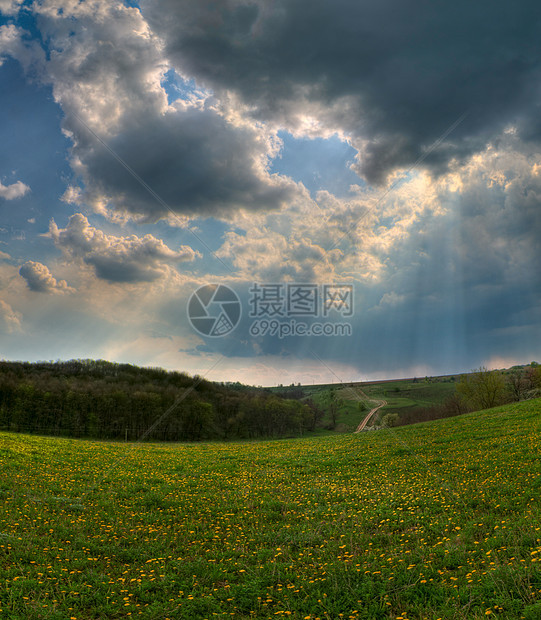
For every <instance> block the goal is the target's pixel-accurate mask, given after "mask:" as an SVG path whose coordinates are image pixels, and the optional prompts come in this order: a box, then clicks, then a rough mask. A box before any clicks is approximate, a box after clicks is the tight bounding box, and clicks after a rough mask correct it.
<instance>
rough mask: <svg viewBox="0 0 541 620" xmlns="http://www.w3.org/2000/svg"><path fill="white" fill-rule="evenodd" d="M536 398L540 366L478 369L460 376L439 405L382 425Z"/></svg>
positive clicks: (394, 416) (539, 389)
mask: <svg viewBox="0 0 541 620" xmlns="http://www.w3.org/2000/svg"><path fill="white" fill-rule="evenodd" d="M540 396H541V365H539V364H538V363H537V362H532V363H531V364H527V365H524V366H513V367H512V368H509V369H506V370H488V369H487V368H485V367H481V368H478V369H477V370H474V371H473V372H471V373H469V374H464V375H461V376H460V377H459V379H458V381H457V383H456V390H455V392H454V394H453V395H452V396H450V397H449V398H447V399H446V400H445V401H444V402H443V403H441V404H439V405H433V406H431V407H416V408H412V409H411V410H409V411H407V410H406V411H403V412H401V413H400V415H398V414H394V413H393V414H387V416H385V417H384V418H383V420H382V422H383V425H385V426H402V425H404V424H415V423H417V422H428V421H431V420H439V419H441V418H449V417H453V416H457V415H461V414H463V413H469V412H471V411H480V410H482V409H490V408H492V407H498V406H499V405H506V404H508V403H512V402H518V401H521V400H527V399H530V398H537V397H540Z"/></svg>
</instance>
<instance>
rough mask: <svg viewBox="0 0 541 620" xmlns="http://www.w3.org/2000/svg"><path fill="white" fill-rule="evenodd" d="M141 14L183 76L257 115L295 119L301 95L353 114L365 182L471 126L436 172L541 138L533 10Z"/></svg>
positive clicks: (271, 5)
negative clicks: (515, 136) (512, 131)
mask: <svg viewBox="0 0 541 620" xmlns="http://www.w3.org/2000/svg"><path fill="white" fill-rule="evenodd" d="M142 9H143V14H144V16H145V17H146V18H147V19H148V20H149V22H150V24H151V27H152V28H153V30H154V31H155V32H156V33H158V34H160V35H162V36H163V37H164V38H165V41H166V52H167V54H168V56H169V57H170V58H172V59H173V60H174V62H175V63H176V65H177V67H178V68H179V70H181V71H182V72H183V73H187V74H189V75H192V76H195V77H196V79H198V80H200V81H201V82H202V83H204V84H205V85H207V86H210V87H211V88H213V89H215V91H216V92H217V93H220V92H221V91H225V90H231V91H235V92H236V93H237V94H238V95H240V96H241V98H242V99H243V100H244V101H245V102H246V103H248V104H250V105H251V106H254V109H253V113H254V114H255V115H256V116H259V117H261V118H267V119H276V120H284V119H289V120H291V118H292V117H293V116H294V115H295V112H300V113H302V97H303V96H306V97H307V98H308V100H310V101H311V102H312V103H313V102H319V103H320V104H321V106H323V107H326V108H329V107H331V106H333V105H334V104H337V103H338V102H339V101H342V102H343V103H342V105H341V107H340V117H339V118H338V117H336V122H337V124H338V125H341V126H342V127H343V129H344V130H346V131H347V132H349V133H350V134H351V135H352V136H353V138H359V139H361V138H362V139H365V140H368V143H367V144H366V145H365V147H364V152H363V153H362V154H361V158H360V160H359V171H360V172H361V173H362V174H363V175H365V176H366V177H367V178H368V179H369V180H370V181H376V182H377V181H381V180H382V179H383V178H384V177H385V175H386V174H387V173H388V172H390V171H391V170H392V169H393V168H395V167H398V166H408V165H410V164H412V163H413V162H415V161H416V160H417V159H418V158H419V157H422V156H423V155H424V154H426V151H427V149H428V148H429V147H430V145H431V144H432V143H433V142H434V141H435V140H437V139H438V138H439V137H440V136H441V135H442V134H443V133H444V132H445V130H446V129H447V128H448V127H450V126H451V125H452V124H453V123H454V122H455V121H456V120H457V119H459V118H461V117H462V115H463V114H464V113H468V114H467V116H466V118H464V120H463V121H462V122H461V124H460V125H459V126H458V127H457V128H456V129H455V130H454V131H453V132H452V134H450V136H449V137H448V139H446V140H445V141H444V143H443V144H442V145H441V146H440V147H439V148H438V149H437V150H435V152H434V153H432V154H430V155H429V156H428V157H427V159H426V161H425V164H426V165H429V166H430V167H431V168H432V169H433V170H435V171H440V170H443V169H445V167H446V164H447V163H448V162H449V160H451V159H452V158H457V159H462V158H465V157H467V156H468V155H470V154H471V153H472V152H475V151H476V150H478V149H480V148H482V147H483V146H484V145H485V144H486V143H487V141H489V140H491V138H493V137H494V136H495V135H496V134H497V133H498V132H500V131H501V130H502V129H503V128H504V127H505V126H506V125H508V124H515V125H517V126H518V127H519V128H520V130H521V131H522V132H523V133H524V136H525V137H531V138H532V139H536V138H539V137H540V136H541V131H539V128H540V123H539V121H537V118H538V116H539V101H540V98H539V94H540V93H539V83H540V81H539V77H540V43H539V42H540V40H541V36H540V35H541V27H540V18H541V6H540V5H539V3H536V2H533V1H527V2H522V3H520V4H514V3H510V2H504V1H502V0H496V1H490V2H488V1H487V0H480V1H478V2H473V3H471V2H465V1H464V0H461V1H460V0H459V1H458V2H444V1H442V0H439V1H433V2H427V1H420V0H417V1H415V2H413V1H411V0H406V1H400V2H399V1H397V0H382V1H380V2H373V1H372V0H370V1H369V0H361V1H359V0H336V1H335V2H329V1H328V0H259V1H257V0H219V1H216V0H210V1H208V2H202V1H200V0H152V2H150V1H148V0H143V2H142ZM299 106H300V108H299ZM327 122H329V119H327ZM357 144H359V145H360V142H357Z"/></svg>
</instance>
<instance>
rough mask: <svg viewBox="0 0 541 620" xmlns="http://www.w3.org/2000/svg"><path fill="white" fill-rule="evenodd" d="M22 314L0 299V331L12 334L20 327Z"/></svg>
mask: <svg viewBox="0 0 541 620" xmlns="http://www.w3.org/2000/svg"><path fill="white" fill-rule="evenodd" d="M21 319H22V315H21V313H20V312H17V311H16V310H13V308H12V307H11V306H10V305H9V304H8V303H7V302H5V301H4V300H2V299H0V331H3V332H7V333H8V334H12V333H14V332H17V331H19V330H20V329H21Z"/></svg>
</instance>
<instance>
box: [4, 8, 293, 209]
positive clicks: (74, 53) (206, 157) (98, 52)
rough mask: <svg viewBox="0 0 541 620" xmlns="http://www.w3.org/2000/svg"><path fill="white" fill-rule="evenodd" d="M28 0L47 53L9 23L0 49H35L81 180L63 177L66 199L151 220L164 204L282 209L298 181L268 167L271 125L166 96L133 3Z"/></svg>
mask: <svg viewBox="0 0 541 620" xmlns="http://www.w3.org/2000/svg"><path fill="white" fill-rule="evenodd" d="M31 10H32V13H33V15H34V17H35V18H36V24H37V25H38V27H39V30H40V33H41V36H42V38H43V39H44V40H46V41H47V47H48V54H47V58H45V55H44V54H43V53H42V55H41V56H40V57H39V58H38V56H39V54H38V52H37V51H36V52H34V50H33V47H32V45H33V44H31V43H29V42H28V41H27V40H26V38H25V35H24V31H22V30H20V29H18V28H16V27H15V26H6V27H3V28H4V29H3V30H0V33H3V39H0V52H1V51H2V50H3V51H4V53H6V54H10V55H11V56H13V57H15V58H18V59H19V60H21V62H23V61H24V62H23V64H24V63H26V64H25V66H30V64H32V63H31V61H30V60H29V59H30V58H34V61H33V62H34V64H33V65H32V66H33V68H34V69H35V72H37V73H38V74H39V79H40V81H41V82H42V83H43V84H47V85H52V89H53V95H54V98H55V101H56V102H57V103H58V104H59V105H60V106H61V107H62V110H63V112H64V120H63V131H64V133H65V134H66V135H67V136H68V137H69V138H71V140H72V141H73V147H72V150H71V158H70V164H71V166H72V168H73V170H74V171H75V173H76V175H77V177H78V179H76V181H81V182H82V187H76V184H75V183H74V184H72V187H70V188H68V191H67V193H66V194H65V199H66V200H67V201H69V202H71V203H72V204H76V205H85V206H90V207H91V208H92V209H94V210H95V211H96V212H99V213H101V214H103V215H106V216H108V217H111V218H113V219H114V218H117V219H118V218H119V217H135V218H136V219H139V220H140V219H144V220H146V221H156V220H158V219H161V218H169V217H171V213H170V210H171V211H172V212H173V213H176V214H179V215H180V216H184V215H189V216H194V215H196V216H204V217H206V216H218V217H228V216H230V215H231V214H232V213H233V212H235V211H237V210H238V209H239V208H243V209H246V210H249V211H258V210H263V209H278V208H280V207H282V206H284V205H285V204H287V203H288V201H289V200H290V198H291V197H292V196H293V195H295V194H296V193H297V192H298V187H297V185H296V184H295V183H293V182H292V181H291V180H290V179H287V178H286V177H283V176H279V175H277V174H269V172H268V167H269V162H270V158H271V157H272V156H274V154H275V153H276V152H277V148H278V144H279V141H278V140H277V139H276V137H275V136H274V133H273V132H271V131H269V130H267V129H266V128H264V127H262V126H261V124H258V123H257V122H255V121H254V120H253V119H249V118H243V117H242V115H239V114H235V113H234V112H232V111H231V109H229V108H228V109H227V110H226V109H225V107H224V106H223V105H222V104H221V103H220V102H219V101H218V100H216V99H213V98H212V97H211V96H210V95H208V94H204V95H201V96H194V97H192V98H190V97H188V98H187V99H185V100H179V101H177V102H175V103H174V104H173V105H169V103H168V100H167V95H166V92H165V90H164V89H163V88H162V86H161V81H162V79H163V77H164V75H165V73H166V72H167V71H168V70H169V69H170V65H169V64H168V60H167V58H166V57H165V56H164V54H163V43H162V41H161V39H160V38H159V37H157V36H156V35H154V34H153V33H152V31H151V30H150V29H149V27H148V24H147V23H146V21H145V20H144V19H143V17H142V15H141V13H140V12H139V10H138V9H136V8H133V7H128V6H125V5H124V4H122V3H117V2H108V1H107V2H103V1H99V0H95V1H93V2H85V3H73V2H71V1H68V0H65V1H60V2H56V3H54V5H51V4H49V3H41V4H39V3H35V4H33V5H32V8H31ZM2 40H5V42H4V45H2V44H1V41H2ZM25 58H26V60H24V59H25Z"/></svg>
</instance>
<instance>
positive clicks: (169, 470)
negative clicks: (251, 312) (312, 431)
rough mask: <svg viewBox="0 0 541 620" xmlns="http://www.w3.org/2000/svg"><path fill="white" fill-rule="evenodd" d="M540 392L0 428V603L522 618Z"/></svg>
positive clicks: (535, 532)
mask: <svg viewBox="0 0 541 620" xmlns="http://www.w3.org/2000/svg"><path fill="white" fill-rule="evenodd" d="M540 435H541V400H540V399H537V400H531V401H527V402H524V403H519V404H514V405H507V406H504V407H499V408H496V409H492V410H488V411H481V412H478V413H473V414H468V415H464V416H459V417H455V418H450V419H447V420H442V421H438V422H431V423H425V424H420V425H415V426H407V427H403V428H398V429H385V430H382V431H381V432H379V433H364V434H359V435H333V436H327V437H318V438H304V439H295V440H277V441H272V442H262V441H259V442H254V443H247V442H244V443H199V444H148V443H147V444H141V443H138V444H125V443H106V442H92V441H88V440H74V439H58V438H47V437H36V436H28V435H17V434H13V433H3V434H0V462H1V468H2V471H3V472H4V473H5V476H4V478H3V480H2V483H1V486H0V495H1V497H2V508H1V509H0V510H1V511H2V514H1V517H0V520H1V522H2V527H1V529H2V534H1V536H2V541H1V543H2V551H3V561H2V563H1V564H0V583H2V584H3V585H2V590H3V594H2V596H1V599H0V600H1V608H2V611H1V613H2V615H3V617H4V616H5V617H9V618H11V619H19V618H21V619H22V618H45V619H53V618H62V619H63V618H74V619H77V620H82V619H89V618H96V619H97V618H124V617H128V616H136V617H138V616H140V617H142V618H175V619H177V618H178V619H186V620H193V619H199V618H226V617H235V618H241V619H245V618H246V619H247V618H261V619H262V618H276V617H289V618H296V619H300V618H305V619H306V618H308V619H311V620H315V619H316V618H320V619H323V618H326V619H332V620H335V619H337V618H352V619H358V620H360V619H366V620H380V619H381V620H383V619H391V618H392V619H393V620H397V619H399V620H406V619H409V620H414V619H425V618H426V619H427V620H435V619H436V618H442V619H443V618H445V619H447V620H450V619H457V620H458V619H465V618H468V619H472V620H479V619H481V618H486V617H487V616H498V617H501V618H506V619H514V618H516V619H519V618H524V619H526V620H534V619H537V618H539V617H541V616H540V613H541V561H540V560H541V493H540V490H541V459H540V458H539V456H540V455H539V446H540V438H541V437H540Z"/></svg>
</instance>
